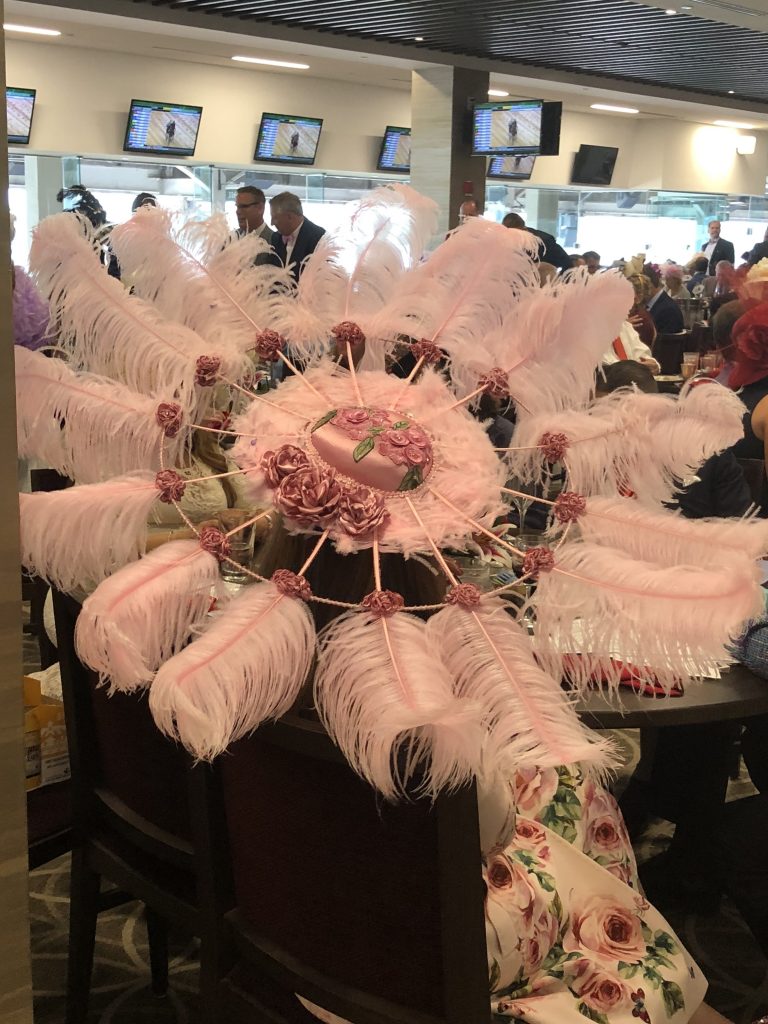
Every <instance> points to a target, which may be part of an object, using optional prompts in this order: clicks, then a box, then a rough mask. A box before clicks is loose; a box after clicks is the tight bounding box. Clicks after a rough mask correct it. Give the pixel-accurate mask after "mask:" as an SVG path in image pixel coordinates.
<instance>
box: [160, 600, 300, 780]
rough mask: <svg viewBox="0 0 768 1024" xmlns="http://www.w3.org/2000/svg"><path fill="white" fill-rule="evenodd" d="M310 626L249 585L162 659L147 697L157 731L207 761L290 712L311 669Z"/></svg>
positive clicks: (291, 607) (285, 604)
mask: <svg viewBox="0 0 768 1024" xmlns="http://www.w3.org/2000/svg"><path fill="white" fill-rule="evenodd" d="M314 651H315V627H314V623H313V621H312V616H311V615H310V613H309V611H308V609H307V606H306V605H305V604H304V603H303V602H302V601H297V600H293V599H292V598H289V597H283V596H282V595H281V594H280V593H279V591H278V590H277V588H276V587H275V586H274V584H272V583H258V584H255V585H254V586H251V587H247V588H246V589H245V590H244V591H243V592H242V593H241V594H238V595H237V597H235V598H233V599H232V601H230V602H229V603H228V604H227V605H226V606H225V609H224V610H223V611H222V612H220V613H219V612H217V613H216V614H214V615H212V616H211V617H210V618H209V620H208V623H207V624H206V626H205V628H204V629H203V631H202V632H201V633H200V636H199V637H198V638H197V639H196V640H194V641H193V642H192V643H191V644H190V645H189V646H188V647H185V648H184V650H183V651H180V652H179V653H178V654H176V655H174V657H172V658H171V659H170V660H169V661H167V662H166V663H165V664H164V665H163V667H162V668H161V669H160V671H159V672H158V673H157V675H156V676H155V679H154V682H153V683H152V686H151V687H150V691H149V706H150V709H151V711H152V715H153V717H154V719H155V722H156V723H157V725H158V727H159V728H160V729H161V730H162V731H163V732H164V733H166V734H167V735H169V736H173V737H175V738H178V739H179V740H181V742H182V743H183V744H184V746H185V747H186V748H187V749H188V750H189V751H191V752H192V753H193V754H194V755H195V756H196V757H199V758H203V759H206V760H210V759H212V758H214V757H216V756H217V755H218V754H221V753H223V751H225V750H226V749H227V747H228V746H229V744H230V743H232V742H233V741H234V740H236V739H239V738H240V737H241V736H245V735H246V733H248V732H250V731H251V730H253V729H256V728H257V727H258V726H259V725H261V723H262V722H264V721H266V720H267V719H269V718H279V717H280V715H282V714H285V712H286V711H287V710H288V709H289V708H290V707H291V705H292V704H293V703H294V702H295V701H296V698H297V697H298V695H299V691H300V690H301V687H302V684H303V683H304V680H305V678H306V676H307V674H308V672H309V669H310V667H311V665H312V656H313V654H314Z"/></svg>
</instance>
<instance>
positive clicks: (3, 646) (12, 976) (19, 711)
mask: <svg viewBox="0 0 768 1024" xmlns="http://www.w3.org/2000/svg"><path fill="white" fill-rule="evenodd" d="M2 14H3V4H2V0H0V25H1V24H2V20H3V19H2V17H1V16H2ZM0 84H2V86H3V92H4V91H5V37H4V35H3V32H2V29H0ZM7 138H8V134H7V125H6V114H5V106H4V105H3V106H2V107H0V140H2V141H1V142H0V146H1V147H2V150H3V152H2V156H1V157H0V310H1V311H2V312H1V313H0V382H1V383H0V438H2V444H0V663H2V666H3V671H2V673H0V822H2V828H0V907H2V928H0V1021H2V1022H3V1024H32V976H31V965H30V953H29V885H28V881H27V827H26V825H27V822H26V796H25V773H24V744H23V734H22V730H23V722H24V709H23V695H22V688H21V644H22V638H21V574H20V566H21V563H20V558H19V503H18V497H17V494H16V444H15V437H16V396H15V391H14V380H13V338H12V335H11V261H10V253H11V244H10V233H9V223H10V222H9V218H8V143H7Z"/></svg>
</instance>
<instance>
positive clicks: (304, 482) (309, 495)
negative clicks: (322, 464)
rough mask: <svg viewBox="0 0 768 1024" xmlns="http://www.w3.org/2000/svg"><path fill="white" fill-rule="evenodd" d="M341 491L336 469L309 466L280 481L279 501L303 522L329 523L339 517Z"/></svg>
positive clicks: (284, 510)
mask: <svg viewBox="0 0 768 1024" xmlns="http://www.w3.org/2000/svg"><path fill="white" fill-rule="evenodd" d="M341 495H342V489H341V486H340V484H339V483H338V481H337V480H336V476H335V474H334V473H332V472H326V471H324V470H322V469H316V468H312V467H306V468H304V469H297V470H296V472H295V473H291V474H290V475H289V476H286V477H285V478H284V479H283V480H281V481H280V486H279V487H278V488H277V491H276V493H275V504H276V505H277V507H278V508H279V509H280V511H281V512H282V513H283V515H284V516H286V517H287V518H288V519H292V520H293V521H294V522H295V523H297V524H298V525H299V526H325V525H327V524H328V523H330V522H331V521H332V520H333V519H334V518H335V517H336V514H337V512H338V508H339V502H340V501H341Z"/></svg>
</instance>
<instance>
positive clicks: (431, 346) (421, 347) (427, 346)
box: [411, 338, 443, 366]
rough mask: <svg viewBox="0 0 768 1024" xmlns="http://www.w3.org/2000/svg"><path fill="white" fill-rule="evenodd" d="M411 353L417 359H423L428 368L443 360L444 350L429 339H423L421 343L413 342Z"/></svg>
mask: <svg viewBox="0 0 768 1024" xmlns="http://www.w3.org/2000/svg"><path fill="white" fill-rule="evenodd" d="M411 352H413V354H414V356H415V357H416V358H417V359H423V360H424V362H425V363H426V364H427V366H429V365H431V364H432V363H439V362H440V360H441V359H442V358H443V353H442V350H441V349H440V348H439V347H438V346H437V345H436V344H435V343H434V341H430V340H429V338H422V339H421V341H414V342H411Z"/></svg>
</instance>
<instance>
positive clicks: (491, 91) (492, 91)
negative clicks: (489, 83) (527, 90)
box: [488, 89, 509, 96]
mask: <svg viewBox="0 0 768 1024" xmlns="http://www.w3.org/2000/svg"><path fill="white" fill-rule="evenodd" d="M488 95H489V96H509V93H508V92H504V90H503V89H489V90H488Z"/></svg>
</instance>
